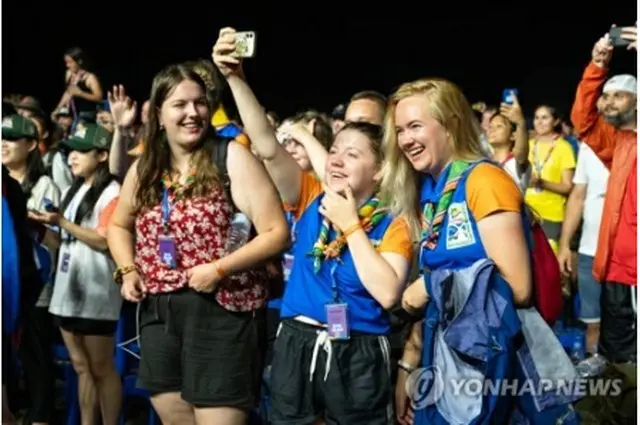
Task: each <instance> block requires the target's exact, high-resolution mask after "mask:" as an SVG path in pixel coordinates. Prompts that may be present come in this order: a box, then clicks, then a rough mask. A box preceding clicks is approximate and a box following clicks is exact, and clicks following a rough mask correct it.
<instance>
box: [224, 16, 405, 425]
mask: <svg viewBox="0 0 640 425" xmlns="http://www.w3.org/2000/svg"><path fill="white" fill-rule="evenodd" d="M235 37H236V34H235V30H233V29H232V28H225V29H223V30H221V31H220V35H219V38H218V41H217V42H216V45H215V46H214V48H213V60H214V62H215V64H216V65H217V66H218V68H219V69H220V71H221V72H222V73H223V75H224V76H225V77H226V78H227V81H228V83H229V86H230V87H231V91H232V93H233V96H234V98H235V101H236V105H237V106H238V111H239V113H240V116H241V118H242V121H243V122H244V125H245V129H246V131H247V133H248V135H249V137H250V138H251V140H252V143H254V144H255V145H256V146H258V145H260V146H262V148H264V152H261V157H262V159H263V161H264V163H265V166H266V168H267V170H268V171H269V174H270V176H271V178H272V179H273V181H274V183H275V185H276V187H277V188H278V191H279V192H280V196H281V197H282V199H283V200H284V201H285V203H286V204H287V205H288V209H289V210H290V211H292V212H293V214H294V215H295V217H296V219H297V224H296V230H295V245H294V247H293V255H294V263H293V269H292V271H291V276H290V278H289V281H288V283H287V286H286V287H285V293H284V297H283V301H282V313H281V317H282V323H281V325H280V328H279V330H278V335H277V338H276V341H275V345H274V354H273V361H272V369H271V396H272V418H271V422H272V423H273V424H276V425H280V424H281V425H284V424H300V425H302V424H310V423H314V422H316V421H317V420H318V419H324V420H326V422H327V423H345V424H355V425H357V424H368V425H372V424H381V425H382V424H388V423H389V421H391V420H392V405H391V400H392V398H391V370H390V368H391V367H392V365H391V364H390V348H389V341H388V338H387V335H388V333H389V331H390V319H389V313H387V312H386V311H385V309H388V308H391V307H392V306H393V305H394V304H395V303H396V302H397V301H398V300H399V297H400V293H401V290H402V287H403V286H404V285H405V283H406V279H407V274H408V271H409V265H410V262H411V259H412V246H411V237H410V232H409V227H408V225H407V223H406V221H405V220H404V219H401V218H397V217H395V216H393V215H392V214H389V212H388V210H387V209H386V207H385V204H384V202H383V200H382V199H381V198H380V197H379V196H378V195H377V193H378V189H379V183H380V177H381V171H382V159H383V156H382V155H383V151H382V143H381V142H382V132H381V128H380V127H379V126H376V125H374V124H369V123H364V122H353V123H347V124H346V125H345V126H344V127H343V128H342V129H341V130H340V131H339V132H338V133H337V135H336V138H335V140H334V142H333V145H332V146H331V149H330V150H329V154H328V157H327V160H326V164H325V172H324V179H323V181H319V180H318V179H317V178H316V177H315V176H313V175H311V174H309V173H304V172H303V171H302V169H301V168H300V166H299V165H298V163H296V161H295V160H294V159H293V157H292V156H291V155H289V154H288V153H287V152H286V151H285V149H284V148H283V147H282V146H281V145H280V144H278V143H276V141H275V136H274V133H273V130H272V128H271V126H270V124H269V121H268V119H267V117H266V116H265V113H264V111H263V109H262V107H261V106H260V104H259V102H258V101H257V99H256V97H255V95H254V94H253V92H252V91H251V88H250V87H249V86H248V84H247V82H246V81H245V79H244V75H243V73H242V66H241V65H242V61H241V59H240V58H238V57H237V56H236V55H235V54H234V52H235V50H236V45H235ZM262 148H261V149H262ZM267 148H268V149H267ZM345 400H349V401H348V402H345Z"/></svg>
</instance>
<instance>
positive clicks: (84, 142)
mask: <svg viewBox="0 0 640 425" xmlns="http://www.w3.org/2000/svg"><path fill="white" fill-rule="evenodd" d="M111 138H112V135H111V133H109V132H108V131H107V130H106V129H105V128H103V127H102V126H100V125H98V124H79V125H78V128H77V129H76V132H75V133H74V134H73V136H71V137H70V138H69V139H67V140H65V141H64V142H63V143H62V144H63V145H64V146H66V147H67V148H68V149H70V150H72V151H80V152H89V151H92V150H94V149H99V150H109V147H110V146H111Z"/></svg>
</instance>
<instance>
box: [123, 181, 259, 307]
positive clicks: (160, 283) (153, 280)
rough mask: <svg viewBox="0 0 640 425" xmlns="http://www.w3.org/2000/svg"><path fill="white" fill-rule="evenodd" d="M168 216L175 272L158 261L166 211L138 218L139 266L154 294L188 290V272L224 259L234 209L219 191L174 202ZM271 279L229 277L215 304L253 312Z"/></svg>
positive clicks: (248, 274)
mask: <svg viewBox="0 0 640 425" xmlns="http://www.w3.org/2000/svg"><path fill="white" fill-rule="evenodd" d="M169 201H170V202H171V204H172V205H173V207H172V210H171V215H170V217H169V232H170V234H171V236H173V238H174V239H175V244H176V254H177V267H176V268H175V269H173V270H172V269H170V268H169V266H167V265H166V264H164V263H163V262H162V261H161V260H160V248H159V236H161V235H163V229H162V207H161V205H160V203H158V205H156V206H155V207H153V208H150V209H145V210H142V211H141V212H140V213H139V214H138V216H137V217H136V260H135V262H136V266H137V267H138V270H140V273H141V276H142V278H143V279H144V282H145V285H146V287H147V291H148V292H149V293H150V294H160V293H168V292H174V291H177V290H180V289H182V288H185V287H186V286H187V283H188V278H187V270H188V269H190V268H192V267H194V266H197V265H200V264H206V263H210V262H212V261H214V260H217V259H219V258H221V257H223V256H224V255H225V254H226V252H225V244H226V240H227V234H228V232H229V229H230V225H231V219H232V214H233V207H232V205H231V204H230V202H229V201H228V199H227V196H226V195H225V193H224V191H223V190H222V189H221V188H216V189H214V190H213V191H212V193H211V194H210V195H208V196H204V197H198V198H189V199H180V200H177V201H176V199H175V196H174V195H173V194H171V195H170V197H169ZM267 295H268V291H267V274H266V271H263V270H255V271H247V272H242V273H238V274H234V275H232V276H228V277H226V278H225V279H223V280H222V281H220V282H219V283H218V290H217V291H216V292H215V297H216V300H217V301H218V302H219V303H220V305H222V307H224V308H225V309H227V310H230V311H252V310H255V309H257V308H260V307H262V306H264V304H265V303H266V300H267Z"/></svg>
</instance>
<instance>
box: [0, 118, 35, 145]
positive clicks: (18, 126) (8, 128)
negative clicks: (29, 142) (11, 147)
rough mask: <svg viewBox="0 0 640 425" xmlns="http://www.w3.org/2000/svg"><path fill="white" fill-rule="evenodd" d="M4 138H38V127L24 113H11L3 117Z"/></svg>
mask: <svg viewBox="0 0 640 425" xmlns="http://www.w3.org/2000/svg"><path fill="white" fill-rule="evenodd" d="M2 138H3V139H4V140H18V139H35V140H37V139H38V129H37V128H36V125H35V124H34V123H33V121H31V120H30V119H29V118H25V117H23V116H22V115H17V114H15V115H9V116H6V117H4V118H3V119H2Z"/></svg>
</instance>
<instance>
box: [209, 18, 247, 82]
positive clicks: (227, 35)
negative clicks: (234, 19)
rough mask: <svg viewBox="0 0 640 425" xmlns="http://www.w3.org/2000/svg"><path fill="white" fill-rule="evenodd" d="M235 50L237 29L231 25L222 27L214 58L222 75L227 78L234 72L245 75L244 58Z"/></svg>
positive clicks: (214, 47) (215, 46) (214, 50)
mask: <svg viewBox="0 0 640 425" xmlns="http://www.w3.org/2000/svg"><path fill="white" fill-rule="evenodd" d="M235 51H236V30H234V29H233V28H229V27H227V28H223V29H221V30H220V34H219V36H218V40H217V41H216V44H215V45H214V46H213V52H212V59H213V63H215V64H216V66H217V67H218V69H219V70H220V72H221V73H222V75H224V76H225V77H227V78H228V77H229V76H230V75H232V74H236V75H239V76H243V72H242V59H241V58H238V57H237V56H236V55H235Z"/></svg>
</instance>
